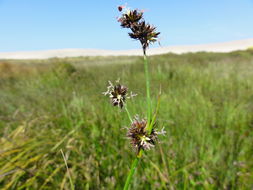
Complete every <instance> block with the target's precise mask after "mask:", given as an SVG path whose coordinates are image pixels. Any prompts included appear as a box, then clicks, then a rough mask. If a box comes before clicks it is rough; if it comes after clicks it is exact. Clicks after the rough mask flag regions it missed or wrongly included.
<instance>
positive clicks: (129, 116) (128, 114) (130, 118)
mask: <svg viewBox="0 0 253 190" xmlns="http://www.w3.org/2000/svg"><path fill="white" fill-rule="evenodd" d="M124 107H125V110H126V112H127V116H128V118H129V120H130V122H131V123H132V122H133V120H132V117H131V115H130V113H129V111H128V109H127V105H126V104H125V105H124Z"/></svg>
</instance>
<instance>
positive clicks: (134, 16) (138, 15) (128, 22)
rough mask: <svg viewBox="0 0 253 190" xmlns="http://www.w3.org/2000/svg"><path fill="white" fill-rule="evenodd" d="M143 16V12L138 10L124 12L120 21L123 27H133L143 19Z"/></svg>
mask: <svg viewBox="0 0 253 190" xmlns="http://www.w3.org/2000/svg"><path fill="white" fill-rule="evenodd" d="M142 16H143V13H142V12H138V11H137V10H133V11H128V12H127V13H123V14H122V16H121V18H120V19H119V20H118V21H119V22H120V23H121V26H122V27H123V28H131V27H133V26H134V25H137V24H138V22H139V21H140V20H141V19H142Z"/></svg>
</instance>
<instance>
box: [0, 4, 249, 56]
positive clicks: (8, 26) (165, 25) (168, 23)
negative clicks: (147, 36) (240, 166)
mask: <svg viewBox="0 0 253 190" xmlns="http://www.w3.org/2000/svg"><path fill="white" fill-rule="evenodd" d="M125 3H127V4H128V6H129V7H132V8H139V9H144V10H146V12H145V15H144V16H145V18H146V20H147V21H148V22H149V23H151V24H153V25H155V26H157V28H158V30H159V31H160V32H161V45H162V46H169V45H179V44H202V43H212V42H224V41H230V40H239V39H246V38H253V0H125V1H122V0H0V23H1V25H0V51H1V52H4V51H5V52H6V51H26V50H28V51H30V50H45V49H62V48H92V49H93V48H95V49H133V48H139V47H140V46H139V43H137V42H133V40H132V39H129V38H128V35H127V32H128V31H127V29H121V28H120V26H119V23H118V22H117V21H116V17H117V16H119V12H118V11H117V6H118V5H121V4H125ZM152 47H156V46H152Z"/></svg>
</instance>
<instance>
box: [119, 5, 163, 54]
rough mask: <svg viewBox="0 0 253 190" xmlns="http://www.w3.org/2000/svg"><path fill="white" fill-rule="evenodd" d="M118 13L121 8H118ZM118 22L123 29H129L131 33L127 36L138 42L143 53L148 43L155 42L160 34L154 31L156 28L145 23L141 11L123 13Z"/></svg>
mask: <svg viewBox="0 0 253 190" xmlns="http://www.w3.org/2000/svg"><path fill="white" fill-rule="evenodd" d="M119 11H120V12H121V11H122V7H121V8H119ZM118 21H119V22H120V23H121V26H122V27H123V28H129V29H131V31H132V32H130V33H129V36H130V37H131V38H133V39H135V40H139V41H140V43H141V44H142V48H143V50H144V51H146V48H147V47H148V46H149V44H150V43H154V42H156V41H157V38H158V35H159V34H160V32H156V31H155V30H156V27H154V26H151V25H150V24H147V23H146V22H145V20H144V19H143V11H139V10H137V9H135V10H130V11H127V12H125V13H123V14H122V16H121V17H120V18H119V19H118Z"/></svg>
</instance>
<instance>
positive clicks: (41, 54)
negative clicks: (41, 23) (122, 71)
mask: <svg viewBox="0 0 253 190" xmlns="http://www.w3.org/2000/svg"><path fill="white" fill-rule="evenodd" d="M249 47H253V39H246V40H237V41H231V42H224V43H213V44H204V45H181V46H168V47H160V48H150V49H148V51H147V53H148V54H149V55H158V54H164V53H169V52H171V53H177V54H182V53H188V52H200V51H206V52H230V51H236V50H245V49H247V48H249ZM121 55H126V56H130V55H142V51H141V49H139V50H96V49H59V50H45V51H24V52H2V53H1V52H0V59H48V58H52V57H59V58H63V57H78V56H121Z"/></svg>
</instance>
